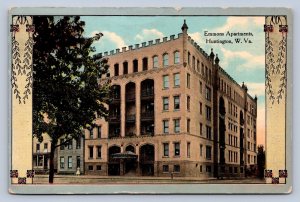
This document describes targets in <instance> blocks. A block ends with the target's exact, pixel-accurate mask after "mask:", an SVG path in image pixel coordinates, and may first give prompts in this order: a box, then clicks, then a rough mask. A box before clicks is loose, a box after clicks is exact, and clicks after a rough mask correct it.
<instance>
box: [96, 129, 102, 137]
mask: <svg viewBox="0 0 300 202" xmlns="http://www.w3.org/2000/svg"><path fill="white" fill-rule="evenodd" d="M101 129H102V127H101V126H98V127H97V133H98V138H101Z"/></svg>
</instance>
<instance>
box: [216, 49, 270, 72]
mask: <svg viewBox="0 0 300 202" xmlns="http://www.w3.org/2000/svg"><path fill="white" fill-rule="evenodd" d="M220 50H221V51H222V53H223V56H224V58H223V61H221V63H222V64H223V67H224V68H226V67H227V66H228V63H229V61H233V60H235V59H243V60H245V62H244V63H243V64H241V65H240V66H239V68H243V70H245V68H248V69H253V68H264V67H265V55H264V54H263V55H254V54H251V53H250V52H248V51H231V50H228V49H225V48H223V47H220Z"/></svg>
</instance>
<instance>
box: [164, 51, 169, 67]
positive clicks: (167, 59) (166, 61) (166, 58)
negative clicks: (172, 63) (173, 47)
mask: <svg viewBox="0 0 300 202" xmlns="http://www.w3.org/2000/svg"><path fill="white" fill-rule="evenodd" d="M168 65H169V55H168V53H165V54H164V55H163V66H164V67H167V66H168Z"/></svg>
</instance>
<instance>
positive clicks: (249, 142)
mask: <svg viewBox="0 0 300 202" xmlns="http://www.w3.org/2000/svg"><path fill="white" fill-rule="evenodd" d="M248 150H250V142H249V141H248Z"/></svg>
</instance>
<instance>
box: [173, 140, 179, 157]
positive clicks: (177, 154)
mask: <svg viewBox="0 0 300 202" xmlns="http://www.w3.org/2000/svg"><path fill="white" fill-rule="evenodd" d="M174 155H175V156H180V143H179V142H175V143H174Z"/></svg>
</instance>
